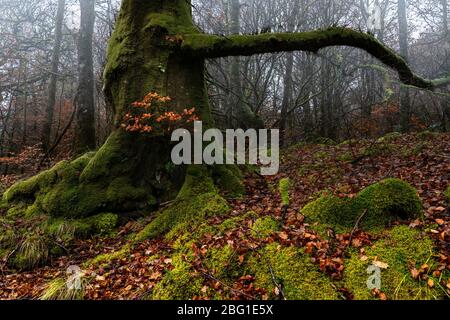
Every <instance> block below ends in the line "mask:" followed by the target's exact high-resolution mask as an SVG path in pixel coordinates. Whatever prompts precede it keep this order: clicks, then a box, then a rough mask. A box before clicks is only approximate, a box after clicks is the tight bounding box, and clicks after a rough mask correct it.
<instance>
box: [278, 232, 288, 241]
mask: <svg viewBox="0 0 450 320" xmlns="http://www.w3.org/2000/svg"><path fill="white" fill-rule="evenodd" d="M279 236H280V238H281V239H283V240H287V239H288V238H289V236H288V234H287V233H286V232H284V231H283V232H280V234H279Z"/></svg>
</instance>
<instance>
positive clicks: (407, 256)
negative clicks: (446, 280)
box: [344, 226, 445, 300]
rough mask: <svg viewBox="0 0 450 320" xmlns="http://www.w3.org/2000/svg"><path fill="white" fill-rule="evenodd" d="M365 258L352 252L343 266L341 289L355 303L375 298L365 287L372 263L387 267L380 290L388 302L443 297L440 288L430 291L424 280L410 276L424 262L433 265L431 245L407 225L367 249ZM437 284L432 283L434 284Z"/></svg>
mask: <svg viewBox="0 0 450 320" xmlns="http://www.w3.org/2000/svg"><path fill="white" fill-rule="evenodd" d="M365 255H366V256H367V258H368V259H363V260H364V261H363V260H361V258H360V256H359V254H358V253H357V252H354V253H353V254H352V256H351V258H350V259H349V260H347V261H346V264H345V272H344V286H345V287H346V288H347V289H349V290H350V291H351V292H352V294H353V295H354V298H355V299H356V300H367V299H374V298H373V296H372V294H371V291H370V290H369V289H368V288H367V280H368V277H369V276H370V275H368V273H367V268H368V267H369V266H370V265H371V264H372V262H373V261H375V260H378V261H381V262H383V263H387V264H388V268H387V269H381V291H383V292H384V293H385V294H386V295H387V298H388V299H393V300H416V299H439V298H442V297H443V296H445V293H444V292H443V291H441V289H439V288H433V289H430V288H429V287H428V286H427V283H426V281H420V280H414V279H413V278H412V276H411V273H410V270H411V269H412V268H413V267H417V268H420V266H421V265H422V264H424V263H428V264H430V265H431V264H432V263H433V262H432V261H433V259H432V257H433V255H434V252H433V242H432V241H431V240H430V239H429V238H428V237H425V236H422V235H421V233H420V232H419V231H417V230H412V229H410V228H409V227H407V226H398V227H395V228H393V229H392V230H391V231H388V232H386V233H385V236H384V238H382V239H381V240H378V241H377V242H375V243H374V244H373V246H372V247H370V248H366V251H365ZM438 282H439V281H438V280H435V283H438Z"/></svg>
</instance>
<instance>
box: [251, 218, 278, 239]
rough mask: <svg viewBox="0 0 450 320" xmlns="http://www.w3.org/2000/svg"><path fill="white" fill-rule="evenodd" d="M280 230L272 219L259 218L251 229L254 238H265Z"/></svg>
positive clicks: (276, 222)
mask: <svg viewBox="0 0 450 320" xmlns="http://www.w3.org/2000/svg"><path fill="white" fill-rule="evenodd" d="M279 229H280V223H279V222H278V221H276V220H275V219H274V218H272V217H269V216H267V217H264V218H259V219H257V220H256V221H255V223H254V224H253V227H252V235H253V236H254V237H256V238H261V239H264V238H267V237H269V236H271V235H272V234H273V233H275V232H277V231H278V230H279Z"/></svg>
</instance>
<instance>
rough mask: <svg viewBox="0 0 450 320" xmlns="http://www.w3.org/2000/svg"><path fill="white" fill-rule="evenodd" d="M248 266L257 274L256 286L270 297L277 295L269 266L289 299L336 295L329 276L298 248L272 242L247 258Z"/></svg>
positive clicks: (312, 298)
mask: <svg viewBox="0 0 450 320" xmlns="http://www.w3.org/2000/svg"><path fill="white" fill-rule="evenodd" d="M247 268H248V271H249V273H250V274H252V275H254V276H255V277H256V280H255V284H256V286H258V287H261V288H264V289H266V290H267V292H268V293H269V297H270V298H272V299H275V298H277V296H276V295H275V293H274V289H275V284H274V279H273V277H272V272H271V270H270V268H272V271H273V275H274V278H275V280H276V282H277V285H278V286H282V288H283V291H284V294H285V298H286V299H288V300H337V299H339V295H338V294H337V292H336V291H335V290H334V288H333V286H332V282H331V280H330V279H329V278H328V277H327V276H326V275H325V274H323V273H321V272H320V271H319V270H318V268H317V266H316V265H314V264H313V263H312V262H311V258H310V256H308V255H307V254H304V253H303V252H302V251H301V250H299V249H297V248H294V247H289V248H282V247H281V246H279V245H278V244H277V243H272V244H270V245H267V246H266V247H265V248H264V249H263V250H261V251H260V255H256V254H255V255H253V256H252V257H251V258H250V259H249V261H248V262H247Z"/></svg>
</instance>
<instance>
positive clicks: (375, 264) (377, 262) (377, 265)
mask: <svg viewBox="0 0 450 320" xmlns="http://www.w3.org/2000/svg"><path fill="white" fill-rule="evenodd" d="M372 264H373V265H374V266H376V267H378V268H381V269H387V268H389V265H388V264H387V263H385V262H381V261H374V262H373V263H372Z"/></svg>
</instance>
